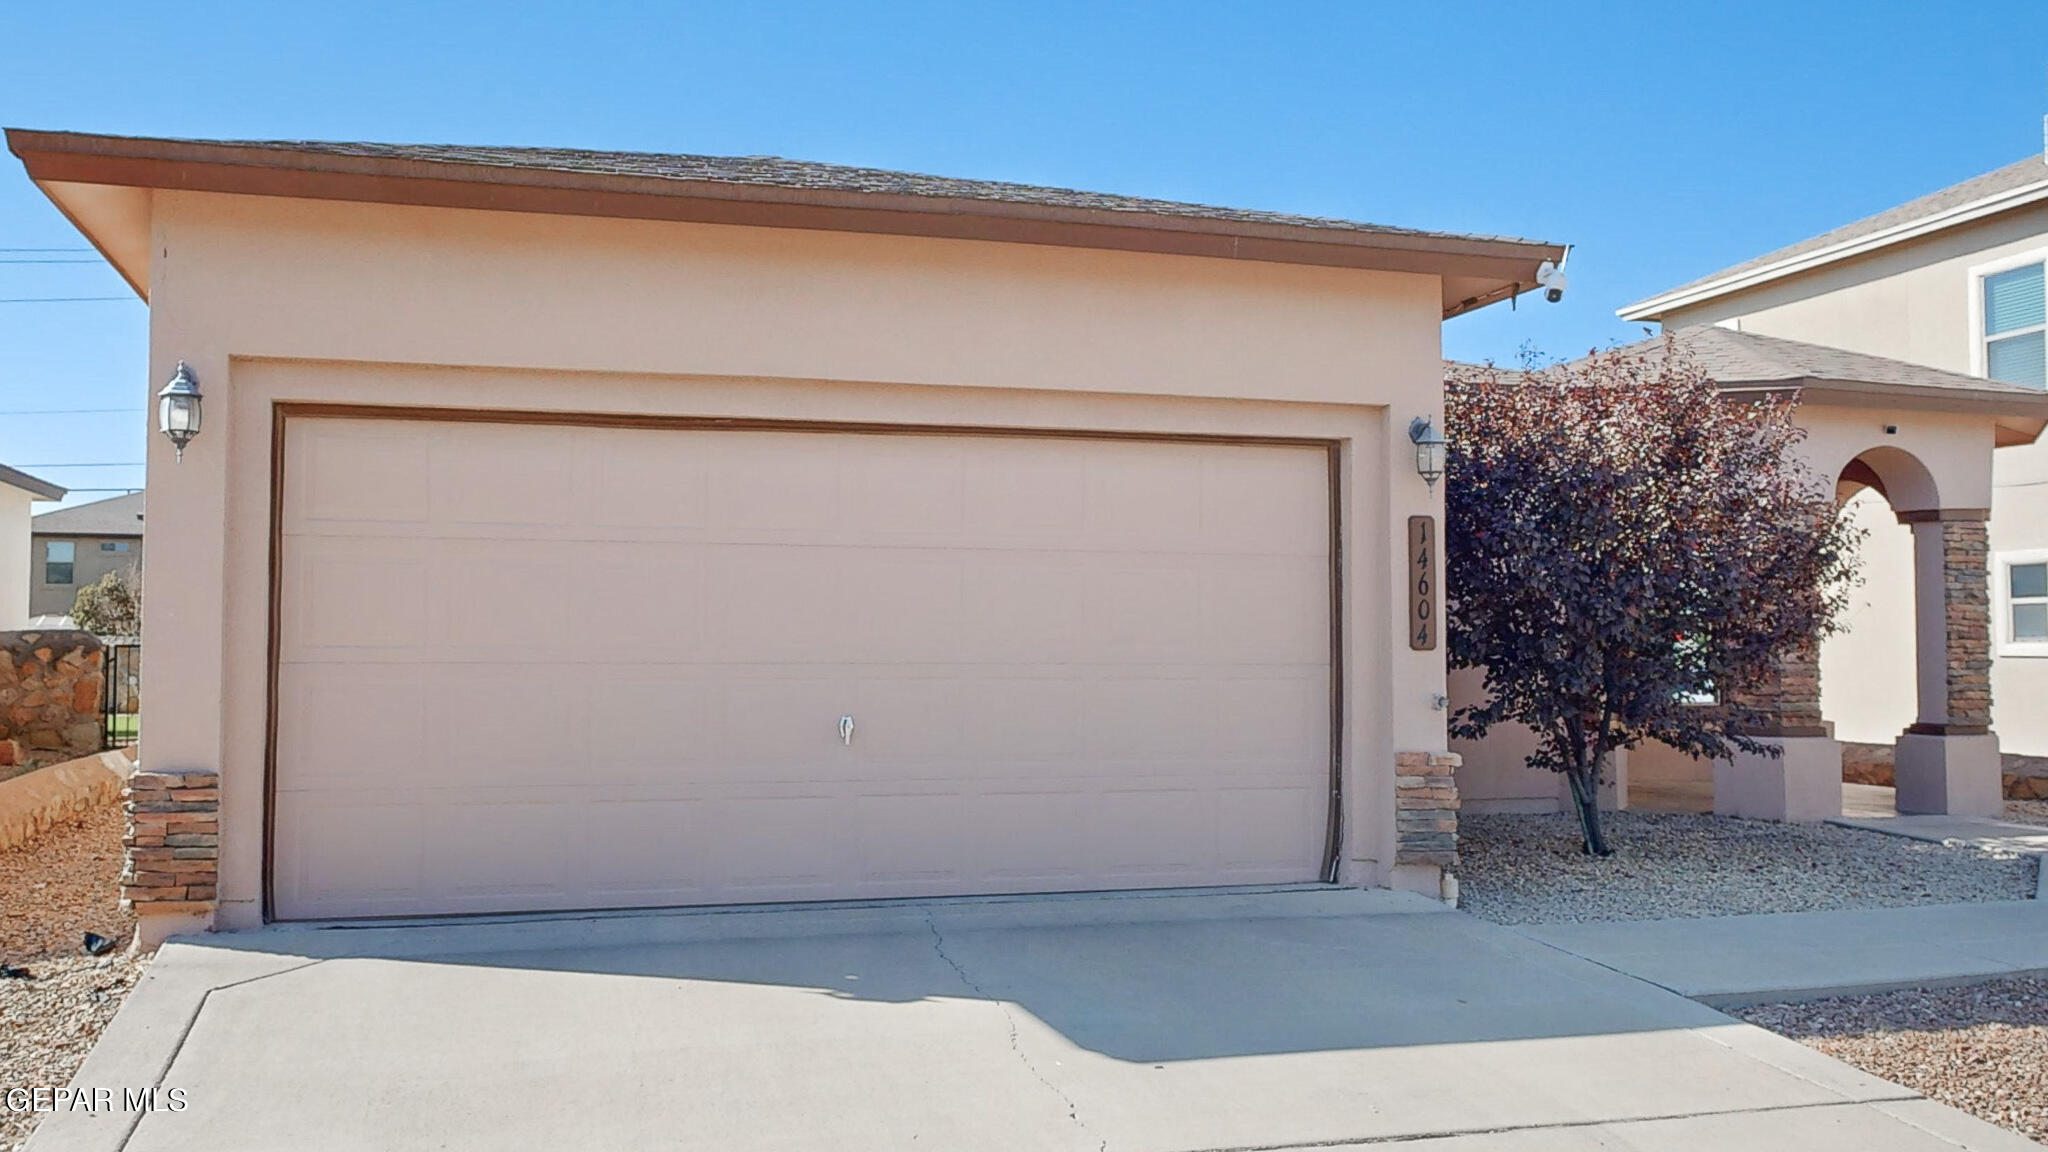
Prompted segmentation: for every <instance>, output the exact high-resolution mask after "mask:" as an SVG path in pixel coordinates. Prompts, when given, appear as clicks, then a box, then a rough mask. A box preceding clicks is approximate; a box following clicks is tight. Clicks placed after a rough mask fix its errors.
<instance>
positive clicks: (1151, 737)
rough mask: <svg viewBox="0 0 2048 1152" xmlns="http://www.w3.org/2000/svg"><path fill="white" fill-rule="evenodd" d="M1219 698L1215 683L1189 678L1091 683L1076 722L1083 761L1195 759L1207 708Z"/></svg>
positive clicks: (1205, 729)
mask: <svg viewBox="0 0 2048 1152" xmlns="http://www.w3.org/2000/svg"><path fill="white" fill-rule="evenodd" d="M1222 695H1224V693H1223V691H1222V690H1221V689H1220V688H1219V687H1218V686H1217V685H1216V684H1213V683H1210V682H1207V681H1203V680H1199V679H1196V678H1194V677H1193V676H1191V675H1181V676H1172V677H1159V676H1133V677H1128V678H1113V677H1108V676H1105V677H1102V678H1100V679H1097V680H1095V681H1093V682H1092V683H1091V684H1090V685H1089V692H1088V706H1087V710H1086V711H1085V712H1084V713H1083V715H1082V721H1081V732H1082V740H1083V743H1084V747H1086V749H1087V753H1086V756H1085V757H1084V760H1085V761H1088V762H1095V763H1105V764H1106V763H1108V762H1111V761H1139V762H1151V761H1166V762H1169V763H1186V762H1188V761H1190V760H1195V761H1200V760H1202V759H1204V757H1203V750H1204V746H1205V745H1206V744H1207V743H1208V739H1209V710H1210V707H1211V705H1212V703H1213V702H1214V701H1216V700H1217V699H1218V698H1219V697H1221V696H1222Z"/></svg>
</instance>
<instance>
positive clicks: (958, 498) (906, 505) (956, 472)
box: [834, 436, 967, 544]
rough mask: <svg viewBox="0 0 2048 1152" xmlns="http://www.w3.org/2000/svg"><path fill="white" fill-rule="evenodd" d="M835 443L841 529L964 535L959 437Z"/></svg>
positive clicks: (862, 534)
mask: <svg viewBox="0 0 2048 1152" xmlns="http://www.w3.org/2000/svg"><path fill="white" fill-rule="evenodd" d="M837 447H838V449H839V450H838V451H837V452H836V453H835V454H834V455H835V457H836V459H837V462H838V464H839V466H840V468H841V469H842V483H841V485H840V489H839V499H840V518H839V522H838V523H839V529H840V530H841V531H843V532H848V533H851V534H852V535H853V536H855V537H856V538H862V539H890V538H901V537H916V536H926V537H932V538H936V539H939V540H943V541H947V542H951V541H956V540H958V539H960V534H961V533H962V532H963V531H964V530H965V529H966V526H967V519H966V492H965V486H964V483H963V475H964V473H965V461H964V460H963V458H962V453H961V450H960V444H959V442H958V441H957V440H951V439H944V438H940V437H920V436H878V437H874V438H872V439H870V440H869V441H867V442H865V443H854V442H848V443H844V444H841V445H838V446H837ZM901 542H902V543H906V544H912V543H916V542H917V541H914V540H902V541H901Z"/></svg>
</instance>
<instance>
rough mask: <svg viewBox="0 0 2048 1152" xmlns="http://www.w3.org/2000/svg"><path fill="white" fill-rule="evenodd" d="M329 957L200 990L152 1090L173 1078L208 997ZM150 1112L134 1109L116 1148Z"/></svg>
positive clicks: (289, 973)
mask: <svg viewBox="0 0 2048 1152" xmlns="http://www.w3.org/2000/svg"><path fill="white" fill-rule="evenodd" d="M328 959H330V958H329V957H325V956H323V957H321V958H319V959H317V960H308V961H306V962H305V963H304V964H294V965H292V966H291V967H289V968H280V969H278V970H277V971H275V972H264V973H261V974H259V975H255V976H247V977H244V978H242V979H240V980H231V981H229V982H228V983H226V984H219V985H215V986H214V987H212V988H208V989H207V990H205V991H204V992H201V993H200V994H199V999H198V1000H196V1001H194V1002H193V1004H192V1011H191V1012H189V1013H187V1014H186V1016H185V1024H184V1027H182V1028H180V1029H178V1038H177V1039H176V1040H174V1041H172V1042H171V1051H170V1054H169V1055H167V1056H165V1057H164V1061H163V1064H162V1066H161V1067H159V1068H158V1069H157V1072H156V1076H155V1077H154V1078H153V1079H152V1080H151V1081H150V1090H151V1092H152V1093H154V1092H155V1090H156V1089H158V1088H161V1087H163V1086H164V1081H166V1080H168V1079H170V1077H171V1069H172V1068H174V1067H176V1066H177V1063H178V1057H179V1056H181V1055H183V1054H184V1051H185V1041H187V1040H190V1039H191V1038H192V1029H193V1028H194V1027H195V1026H196V1025H197V1024H198V1023H199V1014H200V1013H202V1012H204V1011H206V1004H207V1001H209V1000H212V999H213V994H214V993H215V992H226V991H227V990H229V989H230V988H240V987H241V986H243V985H244V984H254V983H256V982H258V981H260V980H268V979H270V978H272V977H274V976H289V975H291V974H292V973H294V972H303V971H305V970H306V969H308V968H312V967H315V966H317V965H320V964H325V963H327V961H328ZM129 995H131V996H132V995H134V993H133V992H132V991H131V992H130V993H129ZM148 1116H149V1112H148V1111H146V1110H138V1111H137V1112H136V1113H135V1117H134V1119H132V1120H130V1121H128V1126H127V1128H126V1129H125V1130H124V1131H122V1133H121V1140H120V1142H119V1143H117V1144H116V1145H114V1147H115V1148H117V1149H122V1148H126V1147H128V1143H129V1141H131V1140H133V1139H135V1131H136V1129H138V1128H140V1127H142V1121H143V1120H144V1119H145V1118H146V1117H148Z"/></svg>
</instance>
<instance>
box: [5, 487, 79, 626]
mask: <svg viewBox="0 0 2048 1152" xmlns="http://www.w3.org/2000/svg"><path fill="white" fill-rule="evenodd" d="M63 498H64V489H62V488H59V487H57V486H56V485H55V484H52V483H50V482H49V481H47V480H38V479H36V478H35V477H34V476H31V475H29V474H28V473H26V472H17V471H15V470H14V469H12V468H9V467H7V466H6V465H4V464H0V632H8V631H13V630H14V629H17V628H22V627H26V626H27V624H28V621H29V617H30V616H33V615H35V613H33V612H31V611H30V610H29V587H30V585H29V556H30V554H31V553H32V552H33V551H34V549H33V548H32V547H31V546H30V541H29V535H30V533H29V524H30V521H31V520H33V519H34V510H33V507H32V506H33V505H34V503H35V502H36V501H38V500H62V499H63Z"/></svg>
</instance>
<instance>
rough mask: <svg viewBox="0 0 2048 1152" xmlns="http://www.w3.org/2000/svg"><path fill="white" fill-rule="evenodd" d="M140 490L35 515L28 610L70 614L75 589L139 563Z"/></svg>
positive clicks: (40, 614) (74, 598) (140, 553)
mask: <svg viewBox="0 0 2048 1152" xmlns="http://www.w3.org/2000/svg"><path fill="white" fill-rule="evenodd" d="M142 503H143V500H142V493H140V492H130V493H128V494H127V495H125V496H115V497H113V498H112V499H108V500H95V501H93V502H92V503H90V504H74V505H72V506H71V507H69V508H59V509H57V510H56V511H54V512H45V513H43V514H41V515H39V516H37V517H36V518H35V520H34V521H33V522H32V524H31V527H32V529H33V532H34V538H33V542H32V544H31V548H30V553H29V555H30V566H29V615H31V616H68V615H70V614H71V606H72V604H73V603H75V602H76V601H77V599H78V590H79V589H80V588H83V587H85V586H86V585H88V584H92V583H94V582H96V581H98V580H99V578H100V577H102V576H105V575H106V574H107V573H109V572H120V571H123V570H125V569H129V568H140V567H141V566H142Z"/></svg>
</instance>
